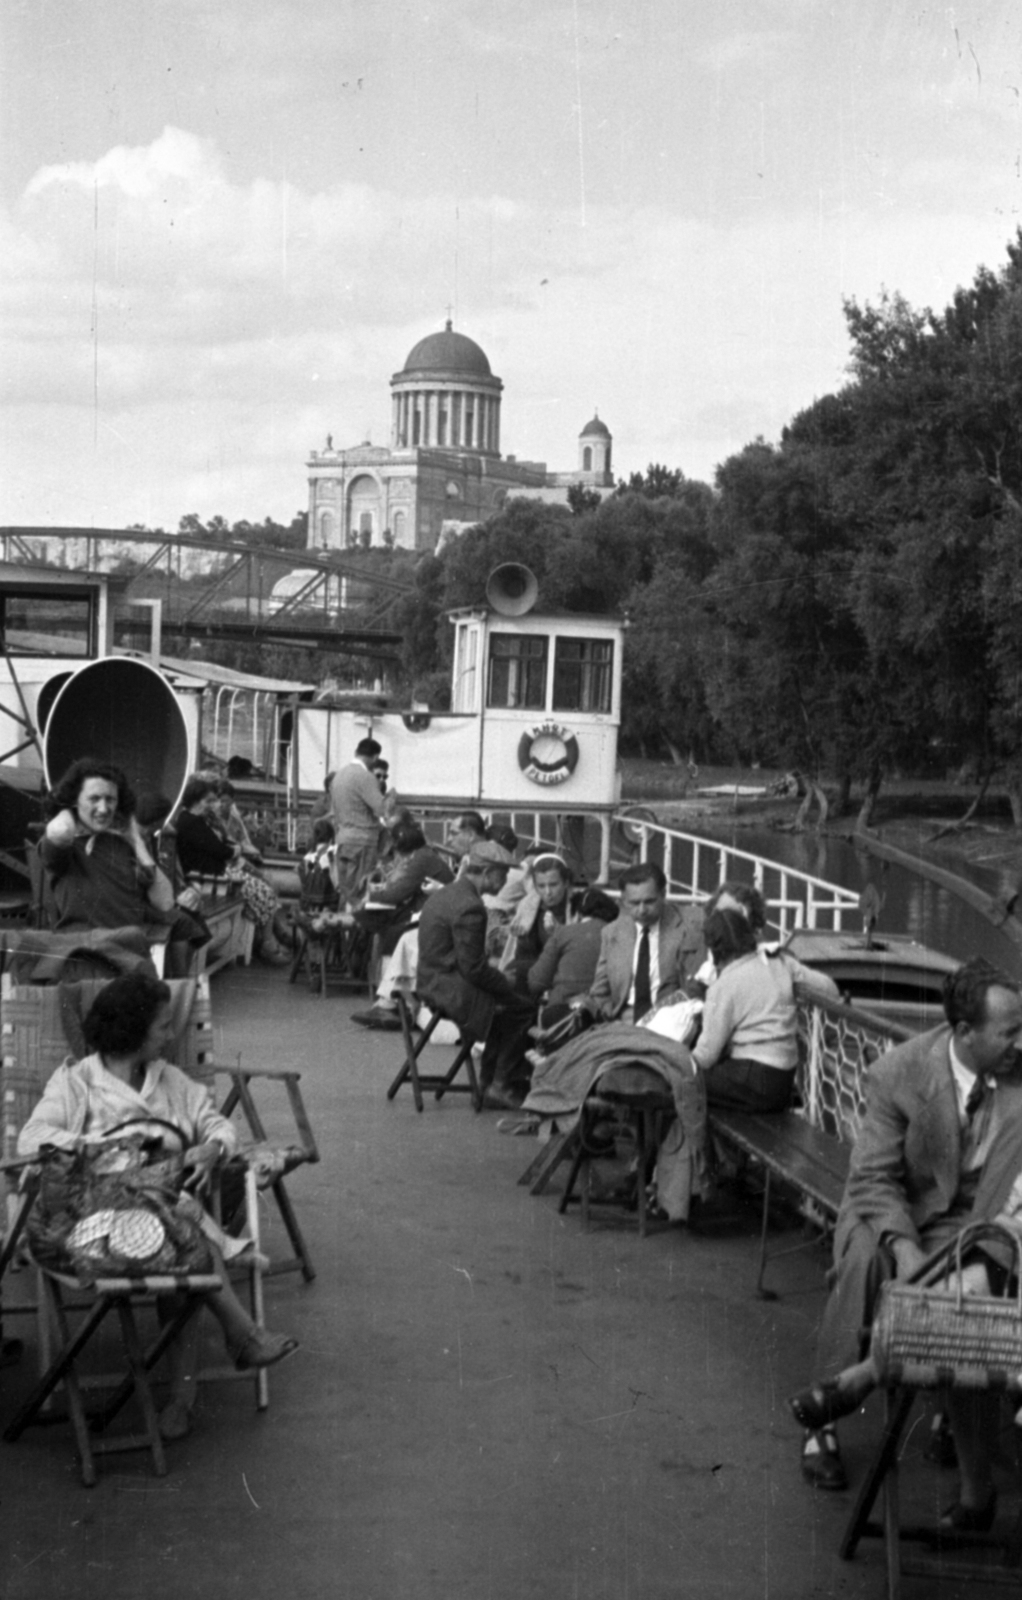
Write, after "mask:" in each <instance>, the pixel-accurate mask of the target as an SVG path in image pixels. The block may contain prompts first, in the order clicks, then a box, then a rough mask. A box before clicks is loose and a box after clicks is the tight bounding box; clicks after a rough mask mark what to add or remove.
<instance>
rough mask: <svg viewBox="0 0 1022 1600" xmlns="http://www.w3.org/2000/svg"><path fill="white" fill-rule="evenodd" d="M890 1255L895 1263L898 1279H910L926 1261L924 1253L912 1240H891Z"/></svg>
mask: <svg viewBox="0 0 1022 1600" xmlns="http://www.w3.org/2000/svg"><path fill="white" fill-rule="evenodd" d="M891 1254H892V1255H893V1257H894V1259H895V1261H896V1263H897V1266H898V1277H899V1278H910V1277H911V1276H912V1274H913V1272H915V1271H916V1270H917V1268H919V1267H921V1266H922V1264H923V1262H924V1261H925V1260H926V1251H925V1250H923V1249H922V1248H921V1247H920V1246H919V1245H917V1244H916V1242H915V1240H914V1239H892V1240H891Z"/></svg>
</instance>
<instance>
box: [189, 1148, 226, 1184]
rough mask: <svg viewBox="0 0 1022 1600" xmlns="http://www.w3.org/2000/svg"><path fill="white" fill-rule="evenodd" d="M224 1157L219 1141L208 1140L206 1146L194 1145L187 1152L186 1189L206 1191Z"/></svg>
mask: <svg viewBox="0 0 1022 1600" xmlns="http://www.w3.org/2000/svg"><path fill="white" fill-rule="evenodd" d="M223 1155H224V1147H223V1145H222V1144H221V1143H220V1140H219V1139H207V1140H206V1142H205V1144H193V1145H192V1147H191V1149H190V1150H186V1151H185V1174H186V1176H185V1187H186V1188H188V1189H205V1188H206V1187H207V1185H208V1183H209V1180H210V1178H211V1176H212V1175H213V1173H214V1172H215V1171H216V1169H217V1167H218V1166H219V1165H220V1162H221V1160H222V1158H223Z"/></svg>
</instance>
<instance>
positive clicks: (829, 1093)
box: [708, 1000, 911, 1300]
mask: <svg viewBox="0 0 1022 1600" xmlns="http://www.w3.org/2000/svg"><path fill="white" fill-rule="evenodd" d="M798 1031H799V1067H798V1075H797V1083H796V1106H795V1108H794V1109H793V1110H791V1111H785V1112H780V1113H778V1112H776V1111H775V1112H770V1113H766V1112H751V1111H730V1110H725V1109H722V1108H719V1109H718V1108H714V1107H712V1106H711V1107H710V1111H709V1115H708V1122H709V1128H710V1132H711V1135H712V1136H713V1137H714V1139H716V1140H717V1141H719V1142H720V1143H721V1144H723V1145H725V1146H727V1147H728V1148H730V1149H731V1150H733V1151H735V1152H737V1154H738V1156H739V1158H740V1159H741V1160H742V1161H743V1162H751V1163H752V1164H753V1165H754V1166H756V1167H758V1168H759V1169H761V1170H762V1173H763V1211H762V1223H761V1229H760V1250H759V1270H758V1273H757V1277H756V1293H757V1294H758V1295H759V1296H760V1297H761V1298H762V1299H765V1300H772V1299H774V1298H775V1295H774V1292H773V1291H772V1290H769V1289H766V1288H764V1286H763V1278H764V1276H765V1273H766V1265H767V1261H768V1260H770V1259H776V1258H777V1257H779V1256H782V1255H788V1254H790V1253H791V1250H792V1249H793V1248H794V1249H802V1248H803V1246H802V1245H796V1246H793V1247H792V1246H789V1247H787V1248H785V1249H783V1250H775V1251H773V1252H770V1253H768V1251H767V1235H768V1228H769V1212H770V1198H771V1188H772V1182H773V1180H775V1179H776V1180H777V1181H778V1182H779V1183H781V1184H783V1185H784V1186H785V1187H786V1188H788V1189H793V1190H794V1191H795V1192H796V1194H798V1195H799V1196H800V1198H801V1199H802V1201H803V1202H804V1203H805V1212H806V1215H807V1216H808V1218H809V1219H810V1220H811V1221H814V1222H816V1223H818V1224H819V1225H821V1226H822V1227H823V1228H824V1229H825V1230H826V1229H829V1228H831V1227H832V1226H833V1224H834V1222H835V1221H836V1219H837V1214H838V1211H839V1210H840V1208H841V1199H842V1196H843V1195H844V1190H845V1180H846V1179H847V1177H848V1167H849V1163H850V1160H851V1153H852V1143H853V1141H854V1139H855V1135H856V1134H857V1132H858V1129H859V1124H860V1122H861V1120H862V1114H863V1111H864V1109H865V1104H866V1083H867V1078H868V1074H869V1069H870V1067H871V1066H872V1065H873V1062H874V1061H876V1060H877V1058H878V1057H879V1056H881V1055H882V1054H883V1053H884V1052H885V1051H886V1050H889V1049H890V1048H891V1047H892V1046H893V1045H895V1044H900V1043H901V1041H902V1040H904V1039H908V1038H910V1037H911V1035H910V1033H909V1030H908V1029H906V1028H901V1027H898V1026H897V1025H896V1024H894V1023H889V1022H887V1021H884V1020H882V1019H881V1018H879V1017H874V1016H871V1015H870V1014H869V1012H867V1011H859V1010H857V1009H856V1008H855V1007H854V1006H847V1005H839V1004H836V1003H832V1002H831V1001H827V1000H813V1001H811V1002H808V1001H807V1002H803V1003H802V1004H800V1005H799V1012H798Z"/></svg>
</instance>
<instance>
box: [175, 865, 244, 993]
mask: <svg viewBox="0 0 1022 1600" xmlns="http://www.w3.org/2000/svg"><path fill="white" fill-rule="evenodd" d="M188 882H189V884H190V885H191V886H192V887H193V888H196V889H198V890H199V892H200V894H201V895H202V915H203V917H204V918H205V921H206V926H207V927H208V928H209V930H210V932H211V933H212V935H213V938H212V940H211V942H210V943H209V944H207V945H203V947H202V949H201V950H200V951H199V952H198V962H197V967H198V971H199V972H205V973H206V974H207V975H212V974H213V973H214V972H219V971H220V969H221V967H226V966H228V965H229V964H230V963H231V962H232V961H240V962H241V964H242V966H244V967H247V966H250V965H251V963H252V948H253V944H254V942H255V923H254V922H253V921H252V920H251V919H250V918H249V917H247V916H246V915H245V902H244V900H243V899H242V898H241V895H240V894H239V893H238V887H237V884H235V883H233V882H232V881H231V880H230V879H229V878H211V877H204V876H201V877H200V876H199V875H197V874H189V877H188Z"/></svg>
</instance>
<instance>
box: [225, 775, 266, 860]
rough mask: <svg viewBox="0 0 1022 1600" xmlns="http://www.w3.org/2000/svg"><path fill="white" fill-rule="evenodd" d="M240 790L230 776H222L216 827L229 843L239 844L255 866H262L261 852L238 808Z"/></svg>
mask: <svg viewBox="0 0 1022 1600" xmlns="http://www.w3.org/2000/svg"><path fill="white" fill-rule="evenodd" d="M237 801H238V791H237V790H236V789H235V787H234V785H233V783H231V781H230V779H229V778H221V779H220V780H219V782H218V783H217V786H216V820H215V824H214V825H215V827H216V828H217V831H218V832H219V833H222V834H223V836H224V838H225V839H226V840H227V843H228V844H236V845H238V846H239V848H240V851H241V854H242V856H243V857H244V859H245V860H246V861H250V862H251V863H252V865H253V866H255V867H261V866H262V863H263V858H262V854H261V852H260V851H259V850H258V849H257V847H256V846H255V845H254V844H253V843H252V839H251V837H250V835H249V831H248V828H247V827H246V826H245V819H244V817H243V816H242V814H241V812H240V811H239V810H238V804H237Z"/></svg>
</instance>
